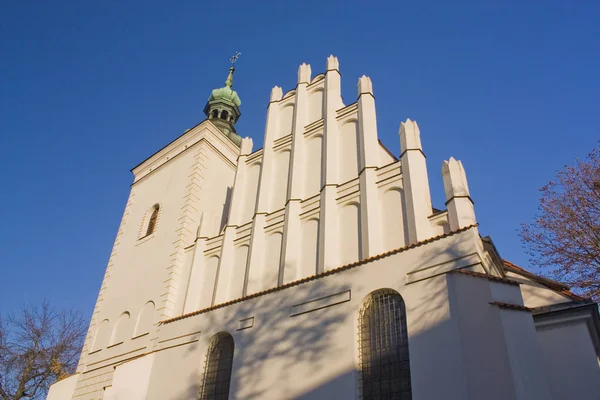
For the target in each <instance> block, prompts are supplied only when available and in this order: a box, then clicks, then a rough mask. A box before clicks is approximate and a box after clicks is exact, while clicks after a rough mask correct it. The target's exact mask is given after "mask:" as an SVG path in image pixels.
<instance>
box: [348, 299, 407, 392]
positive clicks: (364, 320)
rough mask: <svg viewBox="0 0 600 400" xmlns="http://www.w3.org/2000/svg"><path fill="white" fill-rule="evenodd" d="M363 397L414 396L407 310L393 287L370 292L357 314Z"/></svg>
mask: <svg viewBox="0 0 600 400" xmlns="http://www.w3.org/2000/svg"><path fill="white" fill-rule="evenodd" d="M358 334H359V347H360V349H359V357H360V358H359V367H360V378H361V398H362V399H365V400H371V399H399V400H411V399H412V391H411V385H410V365H409V360H408V334H407V331H406V311H405V307H404V301H403V300H402V297H401V296H400V295H399V294H398V293H397V292H395V291H393V290H390V289H382V290H378V291H375V292H373V293H371V294H370V295H369V296H368V298H367V299H366V300H365V303H364V305H363V307H362V309H361V310H360V313H359V317H358Z"/></svg>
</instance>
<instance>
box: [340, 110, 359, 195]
mask: <svg viewBox="0 0 600 400" xmlns="http://www.w3.org/2000/svg"><path fill="white" fill-rule="evenodd" d="M339 149H340V151H339V153H338V158H339V169H338V173H339V177H338V181H339V183H344V182H346V181H349V180H351V179H354V178H356V177H357V176H358V172H359V167H360V166H359V162H358V123H357V121H348V122H346V123H344V124H343V125H342V126H341V127H340V139H339Z"/></svg>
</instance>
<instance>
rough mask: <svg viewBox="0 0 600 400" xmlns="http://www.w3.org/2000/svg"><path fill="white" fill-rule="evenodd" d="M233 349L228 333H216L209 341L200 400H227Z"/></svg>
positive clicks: (231, 339)
mask: <svg viewBox="0 0 600 400" xmlns="http://www.w3.org/2000/svg"><path fill="white" fill-rule="evenodd" d="M233 349H234V343H233V338H232V337H231V335H230V334H229V333H226V332H221V333H217V334H216V335H215V336H214V337H213V338H212V340H211V341H210V345H209V346H208V352H207V353H206V364H205V366H204V378H203V379H202V387H201V388H200V400H227V399H229V383H230V382H231V365H232V363H233Z"/></svg>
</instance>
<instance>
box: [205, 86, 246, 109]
mask: <svg viewBox="0 0 600 400" xmlns="http://www.w3.org/2000/svg"><path fill="white" fill-rule="evenodd" d="M213 100H227V101H229V102H231V103H233V104H235V105H236V106H237V107H239V106H240V105H241V104H242V101H241V100H240V96H238V94H237V93H236V91H235V90H233V89H231V87H230V86H225V87H222V88H219V89H215V90H213V91H212V93H211V95H210V97H209V98H208V101H213Z"/></svg>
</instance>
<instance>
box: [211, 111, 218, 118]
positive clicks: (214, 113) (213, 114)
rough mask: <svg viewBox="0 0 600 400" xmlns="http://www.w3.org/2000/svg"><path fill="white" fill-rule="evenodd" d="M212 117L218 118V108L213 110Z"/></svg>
mask: <svg viewBox="0 0 600 400" xmlns="http://www.w3.org/2000/svg"><path fill="white" fill-rule="evenodd" d="M212 117H213V118H219V110H213V112H212Z"/></svg>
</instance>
